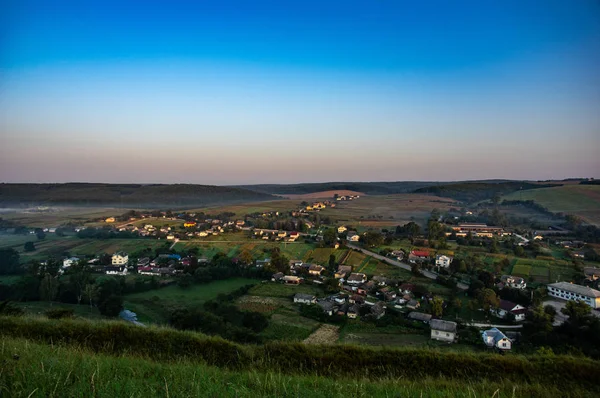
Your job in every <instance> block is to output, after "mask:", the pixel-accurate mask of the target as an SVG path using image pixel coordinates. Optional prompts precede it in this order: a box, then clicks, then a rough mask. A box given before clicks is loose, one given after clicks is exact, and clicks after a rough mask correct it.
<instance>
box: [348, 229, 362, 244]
mask: <svg viewBox="0 0 600 398" xmlns="http://www.w3.org/2000/svg"><path fill="white" fill-rule="evenodd" d="M346 239H347V240H348V242H358V241H359V240H360V236H359V235H358V234H357V233H356V232H355V231H349V232H348V235H346Z"/></svg>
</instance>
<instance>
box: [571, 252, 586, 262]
mask: <svg viewBox="0 0 600 398" xmlns="http://www.w3.org/2000/svg"><path fill="white" fill-rule="evenodd" d="M573 257H575V258H580V259H582V260H583V259H585V252H584V251H578V252H573Z"/></svg>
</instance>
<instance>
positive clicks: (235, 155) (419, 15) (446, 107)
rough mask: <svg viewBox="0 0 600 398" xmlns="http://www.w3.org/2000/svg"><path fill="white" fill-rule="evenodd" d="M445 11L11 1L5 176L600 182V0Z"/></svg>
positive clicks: (240, 181) (2, 93)
mask: <svg viewBox="0 0 600 398" xmlns="http://www.w3.org/2000/svg"><path fill="white" fill-rule="evenodd" d="M433 5H435V6H433ZM433 5H432V4H426V5H414V4H410V5H406V4H397V3H393V4H386V3H377V4H364V3H362V2H356V1H346V2H343V3H342V2H331V3H327V4H321V3H319V2H314V1H308V2H303V3H301V4H296V3H293V4H280V3H277V2H271V1H266V0H265V1H263V0H261V1H257V2H253V3H252V4H247V3H244V2H236V1H226V2H223V3H219V4H218V5H197V4H190V3H186V2H178V1H175V2H173V3H171V4H170V5H169V6H166V5H164V6H158V5H155V4H152V5H148V4H146V3H142V2H131V3H128V4H127V5H126V6H122V5H121V4H120V3H118V2H115V1H107V2H103V3H102V4H88V3H74V2H68V1H56V2H53V3H52V4H47V3H46V2H43V1H18V2H17V1H15V2H9V3H8V4H7V5H6V7H4V8H5V9H4V11H5V12H4V13H3V14H2V15H1V16H0V22H1V23H0V26H1V27H0V32H1V33H0V34H1V37H2V40H1V41H0V55H1V56H0V76H1V77H0V131H1V133H0V144H1V145H0V181H2V182H5V183H66V182H69V181H85V182H90V183H131V184H141V183H139V182H137V183H136V182H131V181H155V182H149V183H143V184H173V183H189V184H204V185H220V186H231V185H257V184H309V183H322V182H332V181H339V182H398V181H400V182H401V181H407V182H408V181H423V182H424V181H428V182H453V181H454V182H456V181H468V180H471V181H473V180H475V181H476V180H498V179H501V180H516V181H557V180H564V179H568V178H573V177H572V176H573V175H584V176H589V177H594V178H596V177H600V176H599V175H598V172H600V158H599V157H598V156H597V151H598V148H600V134H599V132H600V118H598V116H597V109H600V75H598V73H597V65H598V64H599V63H600V62H599V61H600V18H598V17H597V16H598V15H600V3H598V2H596V1H593V0H582V1H579V2H576V3H574V4H567V3H565V2H562V1H532V2H527V4H521V2H518V1H507V2H503V3H502V4H481V3H480V2H477V1H463V2H460V4H459V3H453V4H446V3H445V2H442V1H440V2H434V4H433ZM432 9H434V10H435V11H434V12H432V11H431V10H432ZM589 177H583V178H589ZM107 181H108V182H107ZM305 181H312V182H305Z"/></svg>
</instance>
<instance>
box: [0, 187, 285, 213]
mask: <svg viewBox="0 0 600 398" xmlns="http://www.w3.org/2000/svg"><path fill="white" fill-rule="evenodd" d="M272 199H274V197H273V196H271V195H269V194H266V193H262V192H254V191H250V190H247V189H242V188H234V187H218V186H213V185H191V184H173V185H166V184H149V185H144V184H87V183H68V184H0V206H4V207H8V206H21V207H29V206H36V205H78V206H121V205H123V206H128V207H133V206H136V207H141V208H144V207H160V206H170V207H179V206H204V205H217V204H228V203H240V202H252V201H262V200H272Z"/></svg>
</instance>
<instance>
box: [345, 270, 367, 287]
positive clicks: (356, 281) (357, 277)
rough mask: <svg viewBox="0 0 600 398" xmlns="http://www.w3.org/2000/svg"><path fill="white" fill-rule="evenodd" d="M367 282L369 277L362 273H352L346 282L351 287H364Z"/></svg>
mask: <svg viewBox="0 0 600 398" xmlns="http://www.w3.org/2000/svg"><path fill="white" fill-rule="evenodd" d="M366 281H367V276H366V275H365V274H361V273H352V274H350V276H349V277H348V279H347V280H346V282H347V283H348V284H349V285H355V286H356V285H362V284H363V283H365V282H366Z"/></svg>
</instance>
